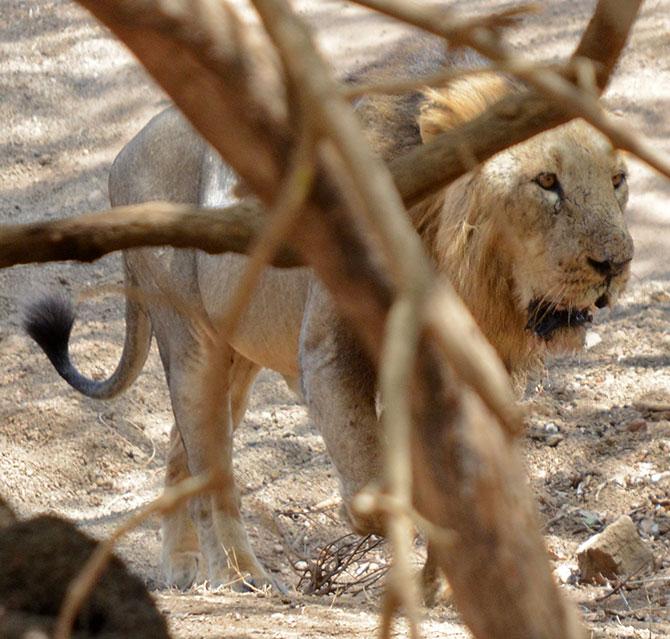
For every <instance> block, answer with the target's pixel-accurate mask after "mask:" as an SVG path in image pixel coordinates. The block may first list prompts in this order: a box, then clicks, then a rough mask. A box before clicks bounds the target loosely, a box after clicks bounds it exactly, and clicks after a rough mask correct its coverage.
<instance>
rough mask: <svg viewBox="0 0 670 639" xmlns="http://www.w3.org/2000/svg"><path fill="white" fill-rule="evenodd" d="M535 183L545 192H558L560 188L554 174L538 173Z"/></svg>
mask: <svg viewBox="0 0 670 639" xmlns="http://www.w3.org/2000/svg"><path fill="white" fill-rule="evenodd" d="M535 183H536V184H537V185H538V186H540V187H542V188H543V189H544V190H545V191H558V190H559V189H560V186H561V185H560V183H559V181H558V177H557V176H556V173H540V174H539V175H538V176H537V177H536V178H535Z"/></svg>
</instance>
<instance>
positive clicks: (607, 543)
mask: <svg viewBox="0 0 670 639" xmlns="http://www.w3.org/2000/svg"><path fill="white" fill-rule="evenodd" d="M577 562H578V564H579V572H580V580H581V581H583V582H593V581H595V582H602V581H603V580H604V579H613V578H615V577H616V576H617V575H624V576H627V575H632V574H634V573H637V572H639V571H640V570H642V569H644V568H645V567H647V566H651V565H653V563H654V556H653V555H652V552H651V550H649V548H648V547H647V546H646V545H645V543H644V542H643V541H642V539H641V538H640V535H639V534H638V532H637V528H635V524H634V523H633V520H632V519H631V518H630V517H629V516H628V515H622V516H621V517H619V519H617V520H616V521H615V522H614V523H613V524H610V525H609V526H608V527H607V528H605V530H603V531H602V532H601V533H598V534H597V535H594V536H593V537H591V538H590V539H588V540H587V541H585V542H584V543H583V544H582V545H581V546H580V547H579V548H578V549H577Z"/></svg>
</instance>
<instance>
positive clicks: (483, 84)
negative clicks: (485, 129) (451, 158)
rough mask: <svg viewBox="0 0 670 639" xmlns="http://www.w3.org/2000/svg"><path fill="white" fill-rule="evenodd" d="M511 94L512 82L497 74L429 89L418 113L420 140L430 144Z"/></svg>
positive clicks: (460, 80)
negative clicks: (442, 134) (437, 137)
mask: <svg viewBox="0 0 670 639" xmlns="http://www.w3.org/2000/svg"><path fill="white" fill-rule="evenodd" d="M509 91H510V85H509V82H508V81H507V80H505V78H503V77H501V76H499V75H496V74H494V73H481V74H476V75H471V76H467V77H464V78H462V79H459V80H455V81H454V82H451V83H450V84H449V85H447V86H446V87H444V88H441V89H426V90H425V91H424V93H423V95H424V102H423V104H422V105H421V110H420V113H419V130H420V131H421V140H422V141H423V142H424V143H425V142H429V141H430V140H432V139H433V138H434V137H435V136H436V135H439V134H440V133H444V132H445V131H448V130H449V129H451V128H453V127H455V126H457V125H459V124H462V123H463V122H467V121H469V120H472V119H474V118H476V117H477V116H478V115H479V114H480V113H482V112H483V111H484V110H486V108H487V107H489V106H490V105H492V104H494V103H495V102H497V101H498V100H500V98H502V97H503V96H504V95H505V94H506V93H508V92H509Z"/></svg>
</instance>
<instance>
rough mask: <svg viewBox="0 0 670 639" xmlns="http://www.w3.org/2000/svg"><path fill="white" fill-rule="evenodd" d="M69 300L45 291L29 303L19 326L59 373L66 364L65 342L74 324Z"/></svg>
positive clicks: (61, 295)
mask: <svg viewBox="0 0 670 639" xmlns="http://www.w3.org/2000/svg"><path fill="white" fill-rule="evenodd" d="M74 319H75V312H74V306H73V304H72V300H70V298H69V297H67V296H65V295H63V294H49V295H46V296H44V297H42V298H41V299H39V300H36V301H34V302H31V303H30V304H29V305H28V306H27V307H26V310H25V314H24V317H23V328H24V329H25V331H26V333H28V335H30V337H32V338H33V339H34V340H35V341H36V342H37V343H38V345H39V346H40V348H41V349H42V350H43V351H44V352H45V353H46V355H47V357H48V358H49V359H50V360H51V363H52V364H53V365H54V366H55V367H56V370H58V371H59V372H60V371H61V370H62V369H63V367H64V366H67V365H68V364H69V358H68V342H69V341H70V333H71V332H72V325H73V324H74Z"/></svg>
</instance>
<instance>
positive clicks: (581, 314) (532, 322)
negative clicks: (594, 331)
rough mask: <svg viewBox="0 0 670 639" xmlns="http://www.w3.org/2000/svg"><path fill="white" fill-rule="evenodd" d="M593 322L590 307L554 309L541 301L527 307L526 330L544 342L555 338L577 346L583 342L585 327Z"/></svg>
mask: <svg viewBox="0 0 670 639" xmlns="http://www.w3.org/2000/svg"><path fill="white" fill-rule="evenodd" d="M592 321H593V313H592V312H591V307H587V308H581V309H566V308H555V307H554V306H552V305H551V304H548V303H546V302H543V301H541V300H532V301H531V302H530V304H529V305H528V323H527V324H526V328H527V329H528V330H530V331H532V332H533V333H535V335H537V336H538V337H539V338H540V339H542V340H544V341H545V342H549V341H554V340H556V339H557V338H559V340H560V341H561V342H563V341H565V340H567V341H569V342H573V341H574V343H575V345H576V344H577V342H580V343H581V342H583V339H584V333H585V326H586V325H587V324H590V323H591V322H592Z"/></svg>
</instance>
